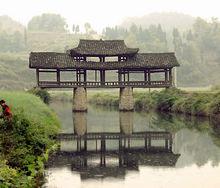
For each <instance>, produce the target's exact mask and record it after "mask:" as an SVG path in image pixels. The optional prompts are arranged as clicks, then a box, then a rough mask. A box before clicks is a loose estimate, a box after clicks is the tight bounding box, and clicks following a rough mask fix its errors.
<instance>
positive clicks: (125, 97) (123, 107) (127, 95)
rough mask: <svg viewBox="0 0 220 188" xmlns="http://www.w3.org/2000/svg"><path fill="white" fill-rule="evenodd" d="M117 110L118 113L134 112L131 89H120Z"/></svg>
mask: <svg viewBox="0 0 220 188" xmlns="http://www.w3.org/2000/svg"><path fill="white" fill-rule="evenodd" d="M119 110H120V111H133V110H134V98H133V88H131V87H125V88H120V98H119Z"/></svg>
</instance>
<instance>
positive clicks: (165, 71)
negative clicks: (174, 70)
mask: <svg viewBox="0 0 220 188" xmlns="http://www.w3.org/2000/svg"><path fill="white" fill-rule="evenodd" d="M164 73H165V82H167V81H168V74H167V69H164Z"/></svg>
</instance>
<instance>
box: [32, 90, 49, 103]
mask: <svg viewBox="0 0 220 188" xmlns="http://www.w3.org/2000/svg"><path fill="white" fill-rule="evenodd" d="M28 92H30V93H32V94H34V95H36V96H38V97H40V98H41V100H42V101H43V102H44V103H45V104H49V103H50V101H51V97H50V94H49V93H48V92H47V90H45V89H41V88H38V87H34V88H32V89H30V90H29V91H28Z"/></svg>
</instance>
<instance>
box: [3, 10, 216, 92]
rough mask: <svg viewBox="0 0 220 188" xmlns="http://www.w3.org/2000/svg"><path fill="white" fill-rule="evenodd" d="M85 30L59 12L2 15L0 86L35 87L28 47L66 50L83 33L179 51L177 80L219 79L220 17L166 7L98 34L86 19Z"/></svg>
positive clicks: (194, 82)
mask: <svg viewBox="0 0 220 188" xmlns="http://www.w3.org/2000/svg"><path fill="white" fill-rule="evenodd" d="M162 15H163V16H164V17H163V16H162ZM153 17H154V19H152V18H153ZM178 19H179V20H180V21H179V22H178ZM149 20H151V22H150V21H149ZM52 23H56V25H57V27H54V25H53V24H52ZM178 24H179V25H178ZM180 25H181V26H180ZM68 28H71V31H70V30H69V29H68ZM84 30H85V32H82V28H79V26H78V25H72V26H67V24H66V22H65V19H64V18H62V17H61V16H60V15H56V14H43V15H41V16H35V17H33V18H32V19H31V20H30V22H29V24H28V25H27V27H25V26H22V25H21V24H20V23H18V22H16V21H14V20H12V19H11V18H9V17H7V16H1V17H0V81H1V84H0V88H7V89H12V88H16V89H25V88H30V87H33V86H34V85H35V74H34V72H33V71H31V70H30V69H29V68H28V55H29V53H30V52H31V51H56V52H64V51H66V49H68V48H71V47H73V46H76V45H77V43H78V41H79V39H80V38H89V39H94V38H95V39H99V38H103V39H124V40H125V42H126V43H127V45H128V46H130V47H139V48H140V51H141V52H167V51H175V53H176V56H177V58H178V60H179V63H180V65H181V66H180V67H179V68H178V70H177V75H178V79H177V80H178V86H209V85H219V84H220V83H219V80H220V74H219V72H220V53H219V51H220V45H219V44H220V22H219V21H218V20H216V19H212V20H211V21H210V22H208V21H206V20H203V19H201V18H196V19H195V18H193V17H190V16H187V15H183V14H175V13H167V14H165V13H163V14H151V15H148V16H144V17H142V18H139V19H138V18H131V19H129V22H124V23H123V24H122V25H119V26H115V27H112V28H110V27H106V28H105V29H104V30H103V32H102V34H97V32H96V31H95V30H94V29H93V28H92V27H91V25H90V24H89V23H85V25H84ZM27 80H28V82H27Z"/></svg>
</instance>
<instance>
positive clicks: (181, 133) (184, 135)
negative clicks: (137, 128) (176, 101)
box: [152, 113, 220, 166]
mask: <svg viewBox="0 0 220 188" xmlns="http://www.w3.org/2000/svg"><path fill="white" fill-rule="evenodd" d="M219 122H220V121H219V120H215V121H214V122H213V121H212V122H210V121H209V119H208V118H205V117H196V116H188V115H173V114H170V113H158V114H155V115H154V116H153V119H152V126H153V127H156V128H158V127H159V128H160V129H163V130H166V131H169V132H172V133H175V141H174V142H175V143H174V144H175V149H176V151H175V152H177V153H180V154H181V157H180V159H179V161H178V164H177V166H178V165H179V166H186V165H190V164H193V163H195V164H197V165H198V166H202V165H204V164H206V163H207V162H208V161H211V162H212V165H213V166H217V165H218V164H219V162H220V149H219V147H220V123H219ZM212 127H213V129H212ZM213 143H214V144H213Z"/></svg>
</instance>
